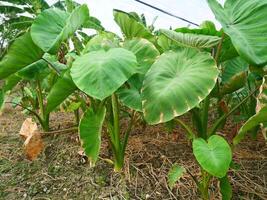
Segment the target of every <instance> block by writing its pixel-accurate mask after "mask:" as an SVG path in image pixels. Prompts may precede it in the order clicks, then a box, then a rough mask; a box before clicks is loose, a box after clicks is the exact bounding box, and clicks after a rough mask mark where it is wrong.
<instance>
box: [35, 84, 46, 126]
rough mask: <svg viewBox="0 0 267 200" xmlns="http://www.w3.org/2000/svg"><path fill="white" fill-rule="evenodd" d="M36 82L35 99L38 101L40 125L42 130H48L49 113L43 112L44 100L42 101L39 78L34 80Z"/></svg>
mask: <svg viewBox="0 0 267 200" xmlns="http://www.w3.org/2000/svg"><path fill="white" fill-rule="evenodd" d="M36 83H37V99H38V103H39V108H40V115H41V119H42V120H41V122H40V124H41V126H42V128H43V129H44V131H49V114H46V113H45V110H44V101H43V94H42V87H41V83H40V80H39V79H37V80H36Z"/></svg>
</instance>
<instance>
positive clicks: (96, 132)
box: [79, 107, 106, 166]
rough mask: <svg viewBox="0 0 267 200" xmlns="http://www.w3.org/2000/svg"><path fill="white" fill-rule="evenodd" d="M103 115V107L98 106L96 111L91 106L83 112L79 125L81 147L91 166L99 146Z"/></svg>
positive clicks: (95, 158) (104, 113)
mask: <svg viewBox="0 0 267 200" xmlns="http://www.w3.org/2000/svg"><path fill="white" fill-rule="evenodd" d="M105 115H106V108H105V107H102V108H100V109H99V110H98V111H96V112H95V111H93V109H92V108H89V109H88V110H87V111H86V112H85V113H84V116H83V118H82V119H81V122H80V125H79V134H80V139H81V143H82V147H83V149H84V152H85V154H86V155H87V156H88V158H89V160H90V163H91V165H92V166H94V164H95V162H96V161H97V159H98V155H99V151H100V146H101V131H102V125H103V122H104V119H105Z"/></svg>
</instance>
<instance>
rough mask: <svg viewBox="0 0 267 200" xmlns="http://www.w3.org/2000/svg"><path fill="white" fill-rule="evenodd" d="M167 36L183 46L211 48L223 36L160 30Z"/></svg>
mask: <svg viewBox="0 0 267 200" xmlns="http://www.w3.org/2000/svg"><path fill="white" fill-rule="evenodd" d="M160 32H161V33H163V34H164V35H165V36H166V37H168V38H169V39H171V40H173V41H175V42H176V43H178V44H179V45H181V46H186V47H193V48H211V47H214V46H216V45H217V44H218V43H219V42H220V40H221V38H220V37H218V36H210V35H201V34H195V33H180V32H176V31H172V30H164V29H161V30H160Z"/></svg>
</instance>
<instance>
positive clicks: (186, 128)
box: [174, 118, 196, 139]
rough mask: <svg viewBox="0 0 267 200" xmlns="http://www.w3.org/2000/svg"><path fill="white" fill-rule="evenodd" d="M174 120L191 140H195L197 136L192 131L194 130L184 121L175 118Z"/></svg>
mask: <svg viewBox="0 0 267 200" xmlns="http://www.w3.org/2000/svg"><path fill="white" fill-rule="evenodd" d="M174 120H175V121H176V122H177V123H178V124H180V125H181V126H182V127H183V128H184V129H185V130H186V132H187V135H188V138H189V139H194V138H195V137H196V134H195V133H194V132H193V131H192V129H191V128H190V127H189V126H188V125H187V124H185V123H184V122H183V121H182V120H180V119H178V118H175V119H174Z"/></svg>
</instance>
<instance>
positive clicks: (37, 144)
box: [19, 118, 44, 160]
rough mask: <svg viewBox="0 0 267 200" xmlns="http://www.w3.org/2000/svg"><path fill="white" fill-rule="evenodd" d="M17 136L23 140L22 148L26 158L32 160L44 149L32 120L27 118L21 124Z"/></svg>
mask: <svg viewBox="0 0 267 200" xmlns="http://www.w3.org/2000/svg"><path fill="white" fill-rule="evenodd" d="M19 134H20V135H21V136H22V137H23V138H24V139H25V142H24V144H23V146H24V151H25V153H26V156H27V158H28V159H29V160H34V159H35V158H37V156H38V155H39V154H40V152H41V151H42V149H43V148H44V144H43V141H42V137H41V134H40V132H39V131H38V127H37V124H36V123H35V122H33V121H32V118H27V119H26V120H25V121H24V122H23V124H22V126H21V129H20V132H19Z"/></svg>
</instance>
